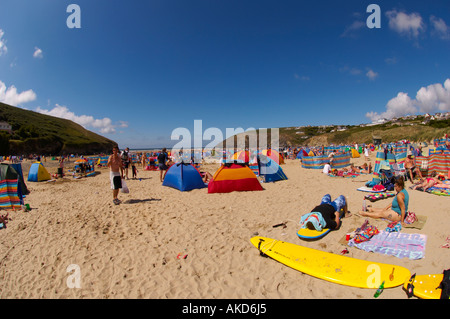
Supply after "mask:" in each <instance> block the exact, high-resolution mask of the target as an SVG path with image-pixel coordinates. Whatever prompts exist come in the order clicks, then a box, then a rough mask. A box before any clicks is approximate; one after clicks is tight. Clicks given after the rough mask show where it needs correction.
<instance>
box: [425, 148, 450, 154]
mask: <svg viewBox="0 0 450 319" xmlns="http://www.w3.org/2000/svg"><path fill="white" fill-rule="evenodd" d="M428 153H429V154H430V155H431V154H444V155H450V150H442V149H439V150H438V149H434V150H429V151H428Z"/></svg>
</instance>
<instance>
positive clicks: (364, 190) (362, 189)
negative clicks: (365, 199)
mask: <svg viewBox="0 0 450 319" xmlns="http://www.w3.org/2000/svg"><path fill="white" fill-rule="evenodd" d="M356 190H357V191H360V192H369V193H381V192H385V191H386V189H385V188H384V187H383V190H376V189H373V187H367V186H363V187H360V188H357V189H356Z"/></svg>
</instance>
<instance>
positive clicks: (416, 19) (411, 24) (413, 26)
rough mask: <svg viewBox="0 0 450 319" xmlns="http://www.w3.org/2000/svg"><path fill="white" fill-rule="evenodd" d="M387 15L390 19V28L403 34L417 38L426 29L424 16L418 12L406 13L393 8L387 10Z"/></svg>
mask: <svg viewBox="0 0 450 319" xmlns="http://www.w3.org/2000/svg"><path fill="white" fill-rule="evenodd" d="M386 16H387V18H388V20H389V28H391V29H392V30H394V31H396V32H398V33H400V34H401V35H406V36H409V37H414V38H417V37H418V36H419V34H420V32H422V31H423V30H424V29H425V24H424V22H423V20H422V17H421V15H420V14H418V13H411V14H406V13H404V12H398V11H397V10H391V11H387V12H386Z"/></svg>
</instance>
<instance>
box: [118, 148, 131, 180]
mask: <svg viewBox="0 0 450 319" xmlns="http://www.w3.org/2000/svg"><path fill="white" fill-rule="evenodd" d="M120 157H121V160H122V165H123V168H124V170H125V177H126V178H127V179H128V167H129V166H130V149H129V148H128V147H127V148H126V149H125V150H123V152H122V154H121V155H120Z"/></svg>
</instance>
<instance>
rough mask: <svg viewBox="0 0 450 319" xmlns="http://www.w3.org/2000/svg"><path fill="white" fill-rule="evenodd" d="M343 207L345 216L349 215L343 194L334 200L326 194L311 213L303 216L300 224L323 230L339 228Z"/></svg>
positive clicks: (303, 226) (304, 226)
mask: <svg viewBox="0 0 450 319" xmlns="http://www.w3.org/2000/svg"><path fill="white" fill-rule="evenodd" d="M341 209H342V210H343V211H344V215H343V216H345V215H347V216H349V211H348V209H347V201H346V199H345V197H344V196H343V195H341V196H339V197H338V198H336V199H335V200H334V201H333V202H332V201H331V196H330V195H329V194H326V195H325V196H324V197H322V201H321V203H320V205H319V206H316V207H314V208H313V209H312V210H311V213H309V214H306V215H303V216H302V219H301V220H300V225H301V227H302V228H310V229H315V230H318V231H322V229H324V228H328V229H331V230H334V229H338V228H339V227H340V226H341V220H340V215H339V214H340V211H341Z"/></svg>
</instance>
